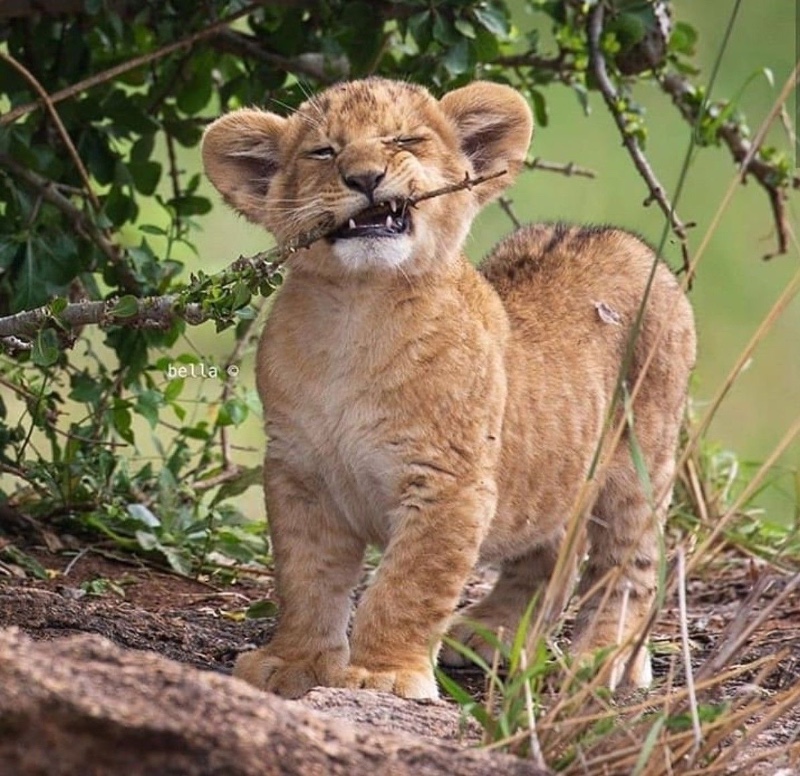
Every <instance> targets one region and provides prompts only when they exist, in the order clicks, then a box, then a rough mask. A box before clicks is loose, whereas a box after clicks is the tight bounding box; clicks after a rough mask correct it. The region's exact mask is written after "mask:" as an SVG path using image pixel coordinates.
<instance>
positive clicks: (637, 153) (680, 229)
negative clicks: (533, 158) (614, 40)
mask: <svg viewBox="0 0 800 776" xmlns="http://www.w3.org/2000/svg"><path fill="white" fill-rule="evenodd" d="M603 16H604V5H603V3H597V5H596V6H595V7H594V10H592V12H591V14H590V16H589V27H588V38H589V66H590V68H591V70H592V72H593V73H594V76H595V79H596V80H597V86H598V88H599V89H600V93H601V94H602V95H603V100H604V102H605V104H606V107H607V108H608V110H609V112H610V113H611V115H612V116H613V117H614V122H615V123H616V125H617V128H618V129H619V132H620V135H621V136H622V143H623V145H624V146H625V149H626V150H627V151H628V155H629V156H630V157H631V161H632V162H633V164H634V166H635V167H636V170H637V171H638V172H639V175H641V176H642V178H643V180H644V182H645V183H646V184H647V188H648V189H649V190H650V197H649V198H648V201H654V202H656V203H657V204H658V206H659V207H660V208H661V210H662V212H663V213H664V215H665V216H666V217H667V219H668V220H669V223H670V226H671V227H672V231H673V233H674V234H675V236H676V237H677V238H678V240H679V241H680V245H681V252H682V254H683V270H684V271H688V269H689V255H688V246H687V235H686V224H684V223H683V221H681V220H680V218H678V215H677V213H676V212H675V207H674V205H673V204H672V203H671V202H670V201H669V198H668V197H667V193H666V191H665V189H664V187H663V186H662V185H661V182H660V181H659V180H658V178H657V177H656V174H655V172H653V168H652V167H651V166H650V162H648V160H647V157H646V156H645V155H644V151H642V147H641V146H640V145H639V142H638V141H637V139H636V137H635V136H634V135H633V134H631V132H630V131H629V128H628V125H627V121H626V120H625V116H624V115H623V112H622V111H621V110H620V108H619V100H620V97H619V94H618V93H617V90H616V89H615V88H614V85H613V84H612V83H611V79H610V78H609V76H608V70H607V69H606V60H605V57H604V56H603V52H602V51H601V49H600V36H601V34H602V32H603Z"/></svg>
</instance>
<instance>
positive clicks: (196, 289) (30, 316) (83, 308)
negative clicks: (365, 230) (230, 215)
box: [0, 170, 506, 342]
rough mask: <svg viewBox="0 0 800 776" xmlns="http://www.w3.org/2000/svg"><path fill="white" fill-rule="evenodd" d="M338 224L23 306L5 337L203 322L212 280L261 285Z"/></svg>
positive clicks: (466, 183) (467, 181) (421, 197)
mask: <svg viewBox="0 0 800 776" xmlns="http://www.w3.org/2000/svg"><path fill="white" fill-rule="evenodd" d="M505 174H506V170H499V171H497V172H494V173H491V174H489V175H482V176H479V177H476V178H471V177H470V176H469V175H465V177H464V179H463V180H462V181H460V182H459V183H453V184H450V185H448V186H442V187H441V188H438V189H434V190H432V191H427V192H423V193H422V194H415V195H412V196H410V197H408V198H407V199H406V201H405V203H404V207H415V206H416V205H417V204H419V203H420V202H424V201H425V200H427V199H433V198H434V197H441V196H444V195H446V194H452V193H454V192H456V191H461V190H463V189H472V188H473V187H474V186H479V185H480V184H482V183H486V182H487V181H490V180H494V179H495V178H499V177H500V176H502V175H505ZM48 191H50V193H51V194H54V193H55V192H52V191H51V190H49V189H48ZM338 226H339V224H332V223H330V222H327V221H326V222H325V223H323V224H321V225H320V226H318V227H316V228H314V229H311V230H309V231H308V232H306V233H305V234H304V235H302V236H301V237H299V238H298V239H297V240H295V241H292V242H290V243H287V244H286V245H282V246H277V247H275V248H272V249H270V250H268V251H262V252H261V253H257V254H256V255H254V256H250V257H244V256H242V257H240V258H238V259H237V260H236V261H234V262H233V263H232V264H231V265H230V266H229V267H227V268H226V269H224V270H222V271H220V272H218V273H217V274H215V275H211V276H201V277H199V278H193V279H192V282H191V283H190V284H189V286H188V287H187V288H185V289H184V290H182V291H180V292H179V293H177V294H170V295H167V296H155V297H143V298H136V297H134V296H125V297H122V299H117V298H112V299H108V300H105V301H92V302H89V301H86V302H73V303H70V304H65V305H64V306H63V307H62V308H60V309H54V308H53V307H52V306H51V305H43V306H42V307H38V308H36V309H34V310H23V311H22V312H18V313H15V314H14V315H8V316H5V317H3V318H0V342H3V341H4V340H5V339H6V338H8V337H15V338H19V337H32V336H33V335H35V334H36V332H37V331H39V330H40V329H42V328H43V327H44V326H46V325H47V324H48V323H53V324H54V325H55V326H56V327H59V328H63V329H73V328H76V327H79V326H85V325H87V324H97V325H99V326H111V325H120V324H122V325H126V326H141V327H151V328H166V327H168V326H169V325H170V324H171V323H172V322H173V321H174V320H175V319H176V318H182V319H183V320H185V321H186V323H188V324H190V325H197V324H200V323H203V322H204V321H206V320H209V319H210V318H212V317H214V314H213V311H211V310H209V309H208V308H207V307H205V306H204V305H203V304H202V302H203V300H204V298H205V296H206V295H207V291H208V289H209V288H210V287H211V286H215V287H226V286H230V285H232V284H235V283H242V282H243V283H246V284H247V285H248V287H259V286H260V285H261V284H262V283H264V282H266V283H268V284H270V285H272V284H273V283H274V281H275V280H276V278H277V277H278V276H279V275H280V267H281V265H282V264H283V262H284V261H286V259H287V258H289V257H290V256H291V255H292V254H293V253H296V252H297V251H299V250H302V249H304V248H308V247H309V246H310V245H311V244H312V243H314V242H316V241H317V240H320V239H322V238H323V237H326V236H327V235H329V234H331V233H332V232H334V231H335V230H336V229H337V228H338Z"/></svg>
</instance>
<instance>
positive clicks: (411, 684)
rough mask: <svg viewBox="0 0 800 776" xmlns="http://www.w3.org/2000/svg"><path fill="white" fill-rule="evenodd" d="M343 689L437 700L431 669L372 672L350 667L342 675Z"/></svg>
mask: <svg viewBox="0 0 800 776" xmlns="http://www.w3.org/2000/svg"><path fill="white" fill-rule="evenodd" d="M343 686H344V687H350V688H353V689H364V690H382V691H383V692H392V693H394V694H395V695H399V696H400V697H401V698H413V699H415V700H437V699H438V697H439V690H438V688H437V686H436V679H435V678H434V676H433V671H432V670H431V669H426V670H419V669H416V670H415V669H407V668H397V669H390V670H386V671H373V670H370V669H369V668H364V667H363V666H356V665H351V666H349V667H348V668H347V670H346V671H345V674H344V682H343Z"/></svg>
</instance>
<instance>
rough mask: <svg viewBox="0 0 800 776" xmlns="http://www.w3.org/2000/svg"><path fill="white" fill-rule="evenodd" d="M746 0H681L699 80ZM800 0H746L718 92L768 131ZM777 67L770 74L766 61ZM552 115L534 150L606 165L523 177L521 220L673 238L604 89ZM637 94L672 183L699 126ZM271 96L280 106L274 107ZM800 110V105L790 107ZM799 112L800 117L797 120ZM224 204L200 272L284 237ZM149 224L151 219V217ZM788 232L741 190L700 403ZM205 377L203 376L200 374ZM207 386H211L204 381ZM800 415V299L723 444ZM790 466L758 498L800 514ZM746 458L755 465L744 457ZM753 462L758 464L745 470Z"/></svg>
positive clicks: (700, 173)
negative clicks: (778, 241)
mask: <svg viewBox="0 0 800 776" xmlns="http://www.w3.org/2000/svg"><path fill="white" fill-rule="evenodd" d="M521 5H522V3H518V9H519V10H518V13H517V15H516V19H515V22H516V24H517V25H518V26H519V27H520V28H523V29H528V28H530V27H532V26H539V27H541V28H542V32H543V33H546V30H547V29H548V26H549V25H548V21H547V19H546V17H544V16H539V15H536V14H526V13H525V12H523V11H522V10H521V9H520V7H521ZM734 5H735V3H734V2H733V1H732V0H675V2H674V7H675V11H676V15H677V17H678V18H679V19H682V20H685V21H687V22H689V23H691V24H692V25H694V26H695V27H696V29H697V30H698V32H699V41H698V60H697V61H698V64H699V66H700V67H701V73H700V74H699V75H698V76H696V77H695V82H696V83H706V82H707V81H708V78H709V77H710V73H711V70H712V67H713V63H714V61H715V58H716V56H717V54H718V52H719V49H720V46H721V44H722V40H723V36H724V32H725V28H726V25H727V24H728V20H729V18H730V15H731V12H732V10H733V8H734ZM795 28H796V8H795V2H794V0H769V1H768V2H766V1H765V0H744V2H742V3H741V6H740V9H739V14H738V18H737V20H736V25H735V27H734V30H733V34H732V37H731V41H730V44H729V47H728V49H727V50H726V52H725V54H724V58H723V60H722V67H721V70H720V74H719V77H718V80H717V83H716V85H715V87H714V93H713V95H712V96H716V97H718V98H722V97H734V96H737V95H739V104H740V106H741V108H742V109H743V110H744V112H745V113H746V115H747V117H748V119H749V123H750V126H751V128H752V130H753V132H755V131H756V130H757V128H758V126H759V125H760V123H761V121H762V120H763V119H764V117H765V116H766V115H767V114H768V112H769V111H770V109H771V108H772V106H773V103H774V100H775V98H776V96H777V94H778V93H779V91H780V89H781V87H782V85H783V84H784V82H785V80H786V79H787V77H788V76H789V74H790V73H791V70H792V68H793V67H794V64H795V60H796V51H795V48H796V45H795ZM765 68H768V69H769V71H771V73H772V75H773V77H774V85H771V84H770V82H769V80H768V78H767V76H766V75H765V74H764V72H763V70H764V69H765ZM545 96H546V98H547V102H548V106H549V114H550V122H549V125H548V126H546V127H538V128H537V130H536V133H535V137H534V143H533V147H532V154H533V155H535V156H539V157H541V158H543V159H546V160H549V161H554V162H570V161H571V162H575V163H576V164H578V165H581V166H583V167H588V168H591V169H592V170H594V171H595V172H596V174H597V177H596V178H595V179H594V180H587V179H584V178H576V177H573V178H566V177H563V176H560V175H557V174H553V173H548V172H542V171H534V172H527V173H525V174H523V175H522V176H521V178H520V179H519V181H518V183H517V184H516V186H515V187H514V189H513V190H512V191H511V194H510V196H511V197H512V199H513V200H514V209H515V211H516V213H517V215H518V216H519V217H520V218H521V219H522V220H540V219H564V220H569V221H577V222H595V223H598V222H600V223H613V224H618V225H621V226H624V227H627V228H630V229H633V230H635V231H637V232H639V233H640V234H642V235H643V236H644V237H646V238H647V239H648V240H649V241H650V242H652V243H654V244H656V245H658V244H660V243H661V240H662V235H663V228H664V219H663V216H662V215H661V213H660V211H659V210H658V209H657V208H656V207H655V206H651V207H644V206H643V201H644V199H645V197H646V196H647V191H646V189H645V186H644V184H643V182H642V181H641V179H640V178H639V177H638V175H637V174H636V172H635V171H634V168H633V166H632V164H631V162H630V159H629V157H628V156H627V153H626V152H625V150H624V149H623V148H622V145H621V142H620V138H619V135H618V133H617V130H616V128H615V126H614V125H613V123H612V120H611V118H610V117H609V116H608V114H607V112H606V110H605V107H604V106H603V105H602V103H601V100H600V98H599V95H597V94H592V95H591V100H590V104H591V107H592V111H591V114H590V115H589V116H586V115H585V114H584V112H583V109H582V108H581V106H580V105H579V103H578V100H577V99H576V96H575V94H574V93H573V92H572V91H571V90H569V89H568V88H566V87H564V86H559V85H555V86H552V87H549V88H547V89H546V91H545ZM636 96H637V99H638V100H639V101H640V102H641V104H642V105H643V106H645V108H646V111H647V113H646V122H647V126H648V128H649V136H648V141H647V155H648V157H649V159H650V161H651V163H652V165H653V167H654V169H655V171H656V173H657V175H658V176H659V178H660V179H661V181H662V183H663V184H664V185H665V187H666V188H667V190H668V192H670V193H672V192H674V190H675V187H676V185H677V183H678V179H679V175H680V170H681V166H682V164H683V160H684V156H685V154H686V149H687V147H688V144H689V139H690V128H689V127H688V126H687V125H686V123H685V122H684V121H683V120H682V119H681V118H680V117H679V116H678V114H677V112H676V110H675V109H674V108H673V107H672V104H671V103H670V101H669V99H668V98H667V97H666V96H665V95H664V94H662V93H661V92H660V91H658V90H657V89H655V88H647V89H641V90H640V91H639V92H638V93H637V95H636ZM267 107H269V106H267ZM790 107H791V110H792V112H793V110H794V103H792V105H791V106H790ZM791 118H792V119H793V115H792V117H791ZM769 139H770V142H771V143H773V144H775V145H777V146H779V147H781V148H784V149H792V148H793V141H792V139H791V137H790V132H789V131H787V130H786V129H785V128H784V127H782V126H781V124H780V123H779V124H778V125H777V127H776V128H775V129H773V131H772V132H771V134H770V136H769ZM184 163H185V166H186V168H187V169H189V170H192V169H197V167H198V166H199V153H198V154H197V157H196V158H192V157H189V158H186V159H185V162H184ZM734 175H735V167H734V165H733V162H732V160H731V157H730V155H729V153H728V151H727V149H725V148H709V149H701V150H700V151H699V152H697V153H696V154H695V156H694V158H693V160H692V163H691V167H690V169H689V173H688V177H687V179H686V181H685V185H684V190H683V193H682V195H681V197H680V199H679V200H678V203H677V209H678V213H679V215H680V216H681V218H682V219H683V220H684V221H692V222H695V223H696V224H697V226H696V227H695V228H694V229H693V230H692V233H691V248H692V250H694V249H696V248H697V246H698V245H699V244H700V242H701V241H702V239H703V238H704V237H705V235H706V233H707V230H708V228H709V225H710V222H711V220H712V217H713V216H714V214H715V212H716V210H717V208H718V206H719V204H720V202H721V200H722V198H723V195H724V193H725V190H726V189H727V188H728V186H729V185H730V182H731V180H732V179H733V177H734ZM210 196H211V197H212V201H214V202H215V205H216V206H215V208H214V210H213V211H212V213H211V214H210V215H208V216H206V217H204V218H203V219H202V220H201V224H202V229H203V231H202V233H201V234H199V235H197V238H196V243H197V248H198V257H193V256H191V254H189V253H188V252H187V253H186V254H185V255H183V256H181V258H184V259H185V260H186V261H187V264H188V266H189V268H190V269H192V268H196V267H202V268H203V269H204V270H206V271H209V272H210V271H214V270H215V269H219V268H222V267H223V266H225V265H227V264H228V263H229V262H230V261H231V260H233V259H235V258H236V257H237V256H238V255H240V254H244V255H249V254H252V253H255V252H257V251H259V250H263V249H264V248H266V247H268V246H269V245H271V238H270V237H269V235H267V234H265V233H263V232H262V231H261V230H259V229H257V228H256V227H253V226H252V225H250V224H248V223H246V222H245V221H244V220H243V219H242V218H240V217H238V216H236V215H235V214H234V213H232V212H231V211H230V210H228V209H227V208H226V207H225V206H223V204H222V202H221V200H220V198H219V196H218V195H217V194H216V193H213V192H212V193H211V194H210ZM788 210H789V216H790V219H791V226H792V228H794V227H795V226H796V224H797V201H796V200H794V201H791V202H789V203H788ZM143 220H144V221H146V220H147V217H146V214H145V218H144V219H143ZM510 229H511V224H510V221H509V219H508V217H507V216H506V215H505V214H504V213H503V212H502V211H501V210H500V208H499V207H498V206H497V205H492V206H490V207H489V208H488V209H487V210H486V211H485V212H484V213H483V214H482V215H481V216H480V217H479V219H478V221H477V222H476V224H475V226H474V228H473V231H472V235H471V237H470V239H469V240H468V243H467V251H468V253H469V255H470V257H471V258H473V259H476V260H477V259H479V258H480V257H481V256H482V255H483V254H485V253H486V251H487V250H488V249H489V248H490V247H491V246H492V244H493V243H494V242H495V241H496V240H497V239H498V238H499V237H500V236H501V235H503V234H504V233H506V232H508V231H510ZM774 246H775V234H774V227H773V222H772V216H771V211H770V207H769V203H768V201H767V198H766V196H765V194H764V193H763V192H762V191H761V190H760V189H759V188H758V186H757V185H756V183H755V182H751V183H749V184H748V185H747V186H744V187H738V189H737V190H736V194H735V197H734V199H733V201H732V202H731V204H730V206H729V208H728V209H727V210H726V211H725V213H724V215H723V216H722V219H721V221H720V225H719V228H718V229H717V230H716V231H714V232H713V234H712V235H711V239H710V242H709V244H708V249H707V251H706V253H705V255H704V256H703V258H702V261H701V263H700V266H699V271H698V276H697V281H696V283H695V285H694V289H693V290H692V292H691V299H692V302H693V304H694V307H695V310H696V315H697V322H698V328H699V334H700V351H699V360H698V366H697V370H696V375H695V379H694V387H693V396H694V399H695V402H696V404H697V408H698V411H699V412H700V413H702V412H703V410H704V405H705V403H706V402H707V401H708V400H709V399H710V398H711V397H713V396H714V394H715V393H716V392H717V390H718V388H719V387H720V385H721V384H722V382H723V380H724V379H725V377H726V375H727V373H728V371H729V370H730V367H731V366H732V365H733V363H734V362H735V360H736V358H737V356H738V354H739V353H740V352H741V350H742V348H743V347H744V346H745V344H746V343H747V341H748V340H749V338H750V336H751V335H752V333H753V332H754V331H755V329H756V328H757V326H758V325H759V323H760V322H761V321H762V319H763V318H764V316H765V315H766V314H767V312H768V311H769V309H770V308H771V306H772V305H773V303H774V301H775V300H776V299H777V297H778V295H779V294H780V293H781V291H782V290H783V289H784V287H785V286H786V284H787V283H788V282H789V280H790V278H791V277H792V276H793V275H794V273H795V272H797V271H798V268H799V267H800V259H799V256H800V252H799V251H798V249H797V248H796V247H792V249H791V252H790V253H789V254H788V255H786V256H780V257H776V258H774V259H772V260H771V261H769V262H765V261H763V260H762V257H763V256H764V254H766V253H768V252H771V251H773V250H774ZM664 253H665V256H666V257H667V258H668V260H670V262H671V263H672V265H673V266H678V264H679V258H678V254H677V251H676V248H675V246H674V245H673V244H671V243H668V244H667V245H666V246H665V248H664ZM187 336H188V339H189V341H190V343H191V347H192V348H193V349H194V351H195V352H196V354H197V355H198V356H200V357H201V358H202V359H204V360H206V361H209V362H215V363H220V362H221V361H222V360H224V358H225V356H226V354H227V353H228V352H229V350H230V348H231V343H232V339H231V338H230V336H229V332H225V333H224V334H222V335H217V334H215V333H214V332H213V330H212V328H211V326H210V325H206V326H204V327H202V328H201V329H195V330H189V331H188V335H187ZM252 371H253V370H252V353H250V354H249V355H248V356H247V357H246V359H245V361H244V363H243V364H242V374H241V379H242V380H246V381H250V382H252ZM198 382H199V381H198ZM198 390H202V387H201V386H200V385H198ZM798 412H800V302H799V301H798V300H795V301H794V302H793V303H792V304H791V306H790V307H789V309H788V310H787V311H786V312H785V313H784V315H783V316H782V318H781V319H780V320H779V321H778V323H777V324H776V325H775V327H774V329H773V330H772V331H771V333H770V334H769V336H768V337H767V338H766V340H765V341H764V343H763V344H762V345H761V346H760V347H759V348H758V349H757V350H756V352H755V354H754V358H753V359H752V361H751V363H750V364H749V365H748V367H747V368H746V370H745V371H744V372H743V373H742V374H741V376H740V377H739V379H738V380H737V382H736V384H735V385H734V387H733V389H732V391H731V393H730V395H729V396H728V397H727V399H726V401H725V402H724V404H723V405H722V408H721V409H720V411H719V413H718V415H717V417H716V419H715V421H714V423H713V425H712V427H711V431H710V434H709V438H711V439H713V440H716V441H718V442H719V444H720V445H721V446H722V447H724V448H730V449H732V450H734V451H735V452H736V454H737V455H738V456H739V458H740V460H741V461H742V462H743V464H751V463H752V464H755V463H757V462H759V461H761V460H763V459H764V457H765V456H767V455H768V454H769V452H770V451H771V450H772V449H773V448H774V446H775V445H776V443H777V442H778V440H779V439H780V437H781V436H782V435H783V433H784V432H785V431H786V430H787V428H788V427H789V425H790V424H791V422H792V421H793V420H794V419H795V418H796V417H797V415H798ZM237 442H238V443H240V444H241V445H242V446H244V447H248V448H250V451H242V452H240V453H239V458H240V460H241V462H243V463H244V462H247V463H253V462H254V461H256V460H257V459H258V458H259V457H260V453H259V452H257V451H258V450H260V448H261V447H262V446H263V434H262V432H261V429H260V425H259V421H258V419H257V418H256V417H253V418H252V419H251V422H250V424H249V426H248V427H247V428H246V429H245V430H242V429H240V430H239V433H238V434H237ZM781 465H782V468H783V471H784V476H782V477H781V478H780V480H779V481H777V482H775V483H774V484H773V485H772V486H771V487H770V488H769V489H768V491H766V492H765V493H763V494H762V495H761V496H760V497H759V500H758V503H759V505H761V506H764V507H765V508H766V509H767V510H768V516H769V518H770V519H775V520H779V521H781V522H786V521H791V520H794V519H796V518H797V515H796V514H795V509H796V505H797V494H796V493H795V492H794V489H795V487H797V478H796V477H795V476H794V474H793V472H796V471H797V469H798V467H800V443H797V442H796V443H795V444H794V445H793V446H792V447H791V448H790V450H789V452H788V453H787V454H785V455H784V456H783V458H782V460H781ZM743 468H744V467H743ZM746 473H747V472H746V471H745V474H746ZM243 508H244V510H245V511H246V512H247V513H249V514H252V515H253V516H254V517H255V516H260V515H261V514H262V506H261V500H260V497H255V492H254V491H250V492H249V493H248V495H247V496H246V497H245V500H244V502H243Z"/></svg>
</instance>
